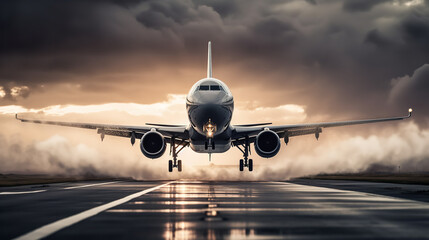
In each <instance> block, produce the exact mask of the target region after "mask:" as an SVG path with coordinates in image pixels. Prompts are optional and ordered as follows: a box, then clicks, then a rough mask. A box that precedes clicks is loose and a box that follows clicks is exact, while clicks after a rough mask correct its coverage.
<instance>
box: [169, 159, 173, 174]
mask: <svg viewBox="0 0 429 240" xmlns="http://www.w3.org/2000/svg"><path fill="white" fill-rule="evenodd" d="M168 171H169V172H172V171H173V161H172V160H168Z"/></svg>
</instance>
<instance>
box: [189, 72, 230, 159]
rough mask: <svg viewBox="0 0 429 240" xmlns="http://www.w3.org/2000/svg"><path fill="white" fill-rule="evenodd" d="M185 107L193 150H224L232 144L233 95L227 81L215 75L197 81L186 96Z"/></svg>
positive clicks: (212, 151) (204, 151) (218, 151)
mask: <svg viewBox="0 0 429 240" xmlns="http://www.w3.org/2000/svg"><path fill="white" fill-rule="evenodd" d="M186 109H187V112H188V118H189V121H190V127H189V137H190V146H191V148H192V149H193V150H194V151H196V152H200V153H221V152H225V151H227V150H228V149H229V148H230V147H231V127H230V123H231V118H232V113H233V111H234V98H233V96H232V94H231V91H230V90H229V88H228V87H227V86H226V84H225V83H223V82H222V81H220V80H218V79H215V78H204V79H201V80H200V81H198V82H196V83H195V84H194V86H192V88H191V90H190V91H189V94H188V96H187V97H186ZM207 145H210V146H212V145H213V146H214V148H212V147H207Z"/></svg>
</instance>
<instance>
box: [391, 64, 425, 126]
mask: <svg viewBox="0 0 429 240" xmlns="http://www.w3.org/2000/svg"><path fill="white" fill-rule="evenodd" d="M428 92H429V64H424V65H422V66H421V67H419V68H417V69H416V70H415V71H414V73H413V74H412V76H408V75H405V76H403V77H398V78H394V79H392V80H391V89H390V92H389V103H390V104H394V105H397V106H401V107H403V108H404V109H405V108H406V107H407V106H408V107H413V108H414V109H415V110H416V115H417V116H420V117H419V119H420V120H425V117H427V116H428V115H429V110H428V107H427V103H428V102H429V95H428Z"/></svg>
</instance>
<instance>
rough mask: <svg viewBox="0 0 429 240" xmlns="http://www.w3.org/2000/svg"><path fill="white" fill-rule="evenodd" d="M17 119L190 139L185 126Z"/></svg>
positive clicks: (117, 133)
mask: <svg viewBox="0 0 429 240" xmlns="http://www.w3.org/2000/svg"><path fill="white" fill-rule="evenodd" d="M15 118H16V119H17V120H20V121H21V122H29V123H39V124H49V125H57V126H64V127H76V128H86V129H97V133H99V134H101V135H102V138H103V137H104V135H111V136H119V137H129V138H130V137H132V135H133V134H134V136H135V138H141V137H142V136H143V134H145V133H146V132H149V131H151V130H152V129H155V130H156V131H158V132H160V133H161V134H162V135H164V136H165V137H166V138H167V139H171V138H172V137H174V138H176V139H181V140H183V141H186V140H187V139H188V130H187V128H186V127H185V126H184V125H180V126H178V125H174V126H173V125H171V126H167V125H164V126H162V125H161V126H124V125H110V124H96V123H78V122H59V121H44V120H37V119H36V120H30V119H23V118H19V117H18V114H15Z"/></svg>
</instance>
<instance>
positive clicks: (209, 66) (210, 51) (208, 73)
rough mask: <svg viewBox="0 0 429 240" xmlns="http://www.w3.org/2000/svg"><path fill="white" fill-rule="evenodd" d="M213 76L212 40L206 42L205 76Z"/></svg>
mask: <svg viewBox="0 0 429 240" xmlns="http://www.w3.org/2000/svg"><path fill="white" fill-rule="evenodd" d="M212 76H213V72H212V42H210V41H209V44H208V57H207V78H211V77H212Z"/></svg>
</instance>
